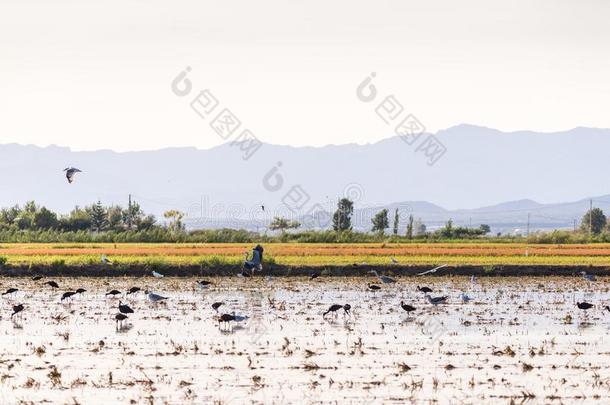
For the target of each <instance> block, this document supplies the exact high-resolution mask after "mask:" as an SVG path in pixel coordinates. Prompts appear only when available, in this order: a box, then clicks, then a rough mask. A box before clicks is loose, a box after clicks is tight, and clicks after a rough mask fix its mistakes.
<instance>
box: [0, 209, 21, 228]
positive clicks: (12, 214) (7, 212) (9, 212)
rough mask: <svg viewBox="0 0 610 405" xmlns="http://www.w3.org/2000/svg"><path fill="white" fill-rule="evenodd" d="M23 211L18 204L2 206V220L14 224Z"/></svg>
mask: <svg viewBox="0 0 610 405" xmlns="http://www.w3.org/2000/svg"><path fill="white" fill-rule="evenodd" d="M20 213H21V208H19V206H18V205H15V206H13V207H10V208H2V210H0V222H1V223H3V224H7V225H13V224H14V223H15V221H17V218H19V214H20Z"/></svg>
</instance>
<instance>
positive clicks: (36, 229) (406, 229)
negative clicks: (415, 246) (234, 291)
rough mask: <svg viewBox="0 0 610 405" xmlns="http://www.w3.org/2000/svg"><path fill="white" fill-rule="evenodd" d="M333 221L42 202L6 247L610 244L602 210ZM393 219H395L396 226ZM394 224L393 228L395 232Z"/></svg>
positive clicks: (5, 211)
mask: <svg viewBox="0 0 610 405" xmlns="http://www.w3.org/2000/svg"><path fill="white" fill-rule="evenodd" d="M326 214H327V215H328V217H327V220H326V221H321V220H320V218H315V215H317V214H315V215H314V217H310V218H302V219H303V220H306V221H307V222H308V223H309V222H310V221H312V222H311V223H309V225H310V227H311V225H315V226H316V227H317V228H323V229H317V230H299V229H298V228H300V227H301V223H300V222H298V221H295V220H290V219H287V218H284V217H277V216H276V217H274V218H273V219H272V220H270V221H268V223H267V225H266V226H261V228H260V232H254V231H248V230H244V229H231V228H224V229H197V230H187V229H186V226H185V223H184V221H185V217H186V215H185V214H184V213H183V212H180V211H178V210H169V211H166V212H165V213H164V214H163V217H164V222H162V223H159V222H158V221H157V219H156V218H155V216H154V215H149V214H146V213H145V212H144V211H143V210H142V208H141V207H140V205H139V204H138V203H137V202H132V201H131V200H130V202H129V206H128V207H127V208H123V207H121V206H118V205H112V206H104V205H102V203H101V202H100V201H98V202H97V203H95V204H92V205H89V206H86V207H84V208H80V207H78V206H77V207H75V208H74V209H73V210H72V211H71V212H70V213H69V214H66V215H62V214H58V213H56V212H53V211H51V210H49V209H48V208H46V207H44V206H40V205H38V204H36V202H34V201H29V202H27V203H26V204H25V205H24V206H23V207H22V206H20V205H14V206H12V207H8V208H6V207H5V208H1V209H0V243H253V244H256V243H280V242H283V243H288V242H292V243H337V244H345V243H448V242H452V243H466V242H472V243H529V244H582V243H610V226H609V224H608V222H607V219H606V216H605V214H604V213H603V211H602V210H601V209H599V208H592V209H591V210H589V211H587V212H586V213H585V214H584V216H583V217H582V219H581V222H580V227H579V228H576V226H575V227H574V230H553V231H549V232H542V231H532V232H530V231H529V227H528V231H527V232H526V235H520V234H517V235H513V234H502V233H496V234H492V233H491V228H490V226H489V225H487V224H480V225H478V226H474V227H472V226H471V227H464V226H456V225H455V224H454V223H453V221H452V220H451V219H449V220H448V221H447V222H446V223H445V225H444V226H443V227H441V228H439V229H436V230H434V231H429V230H428V229H427V227H426V224H425V223H424V222H423V221H422V220H421V219H420V218H414V217H413V215H409V217H408V220H407V222H406V223H401V221H400V215H399V214H400V213H399V210H398V209H396V210H395V211H394V213H390V212H389V211H388V210H387V209H382V210H380V211H379V212H378V213H377V214H376V215H375V216H374V217H373V218H372V220H371V230H370V231H369V232H364V231H355V230H353V228H352V216H353V214H354V203H353V202H352V201H351V200H349V199H347V198H342V199H340V200H339V202H338V203H337V209H336V211H335V212H334V213H332V215H331V214H330V213H326ZM390 217H393V220H392V221H390V219H391V218H390ZM390 223H392V226H391V229H390Z"/></svg>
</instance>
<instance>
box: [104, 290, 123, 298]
mask: <svg viewBox="0 0 610 405" xmlns="http://www.w3.org/2000/svg"><path fill="white" fill-rule="evenodd" d="M120 294H121V292H120V291H119V290H111V291H108V292H107V293H106V296H109V295H112V296H113V297H115V296H117V295H120Z"/></svg>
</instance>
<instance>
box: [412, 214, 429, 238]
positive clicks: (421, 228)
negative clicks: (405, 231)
mask: <svg viewBox="0 0 610 405" xmlns="http://www.w3.org/2000/svg"><path fill="white" fill-rule="evenodd" d="M414 228H415V229H414V233H415V236H421V235H424V234H425V233H426V230H427V228H426V225H425V224H424V223H423V222H422V220H421V218H417V221H415V225H414Z"/></svg>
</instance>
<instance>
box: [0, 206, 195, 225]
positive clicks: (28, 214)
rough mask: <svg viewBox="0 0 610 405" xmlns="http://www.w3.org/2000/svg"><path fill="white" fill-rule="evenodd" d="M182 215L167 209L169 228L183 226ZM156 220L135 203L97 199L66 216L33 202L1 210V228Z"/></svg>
mask: <svg viewBox="0 0 610 405" xmlns="http://www.w3.org/2000/svg"><path fill="white" fill-rule="evenodd" d="M182 217H183V214H182V213H180V212H179V211H168V212H166V213H165V218H167V219H168V220H169V224H168V228H170V229H171V230H182V229H184V225H183V224H182ZM156 222H157V221H156V219H155V217H154V216H153V215H146V213H145V212H144V211H143V210H142V208H141V207H140V205H139V204H138V203H135V202H134V203H131V204H130V205H129V207H127V208H123V207H120V206H118V205H112V206H108V207H106V206H103V205H102V203H101V202H99V201H98V202H97V203H95V204H92V205H89V206H87V207H84V208H80V207H76V208H74V209H73V210H72V211H71V212H70V213H69V214H68V215H58V214H57V213H55V212H53V211H51V210H49V209H48V208H46V207H44V206H42V207H41V206H39V205H37V204H36V203H35V202H34V201H29V202H27V203H26V204H25V205H24V206H23V207H20V206H19V205H15V206H13V207H10V208H3V209H1V210H0V230H21V231H26V230H29V231H39V230H58V231H64V232H78V231H92V232H104V231H115V232H122V231H145V230H150V229H153V228H154V227H156V226H158V225H157V224H156Z"/></svg>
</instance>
